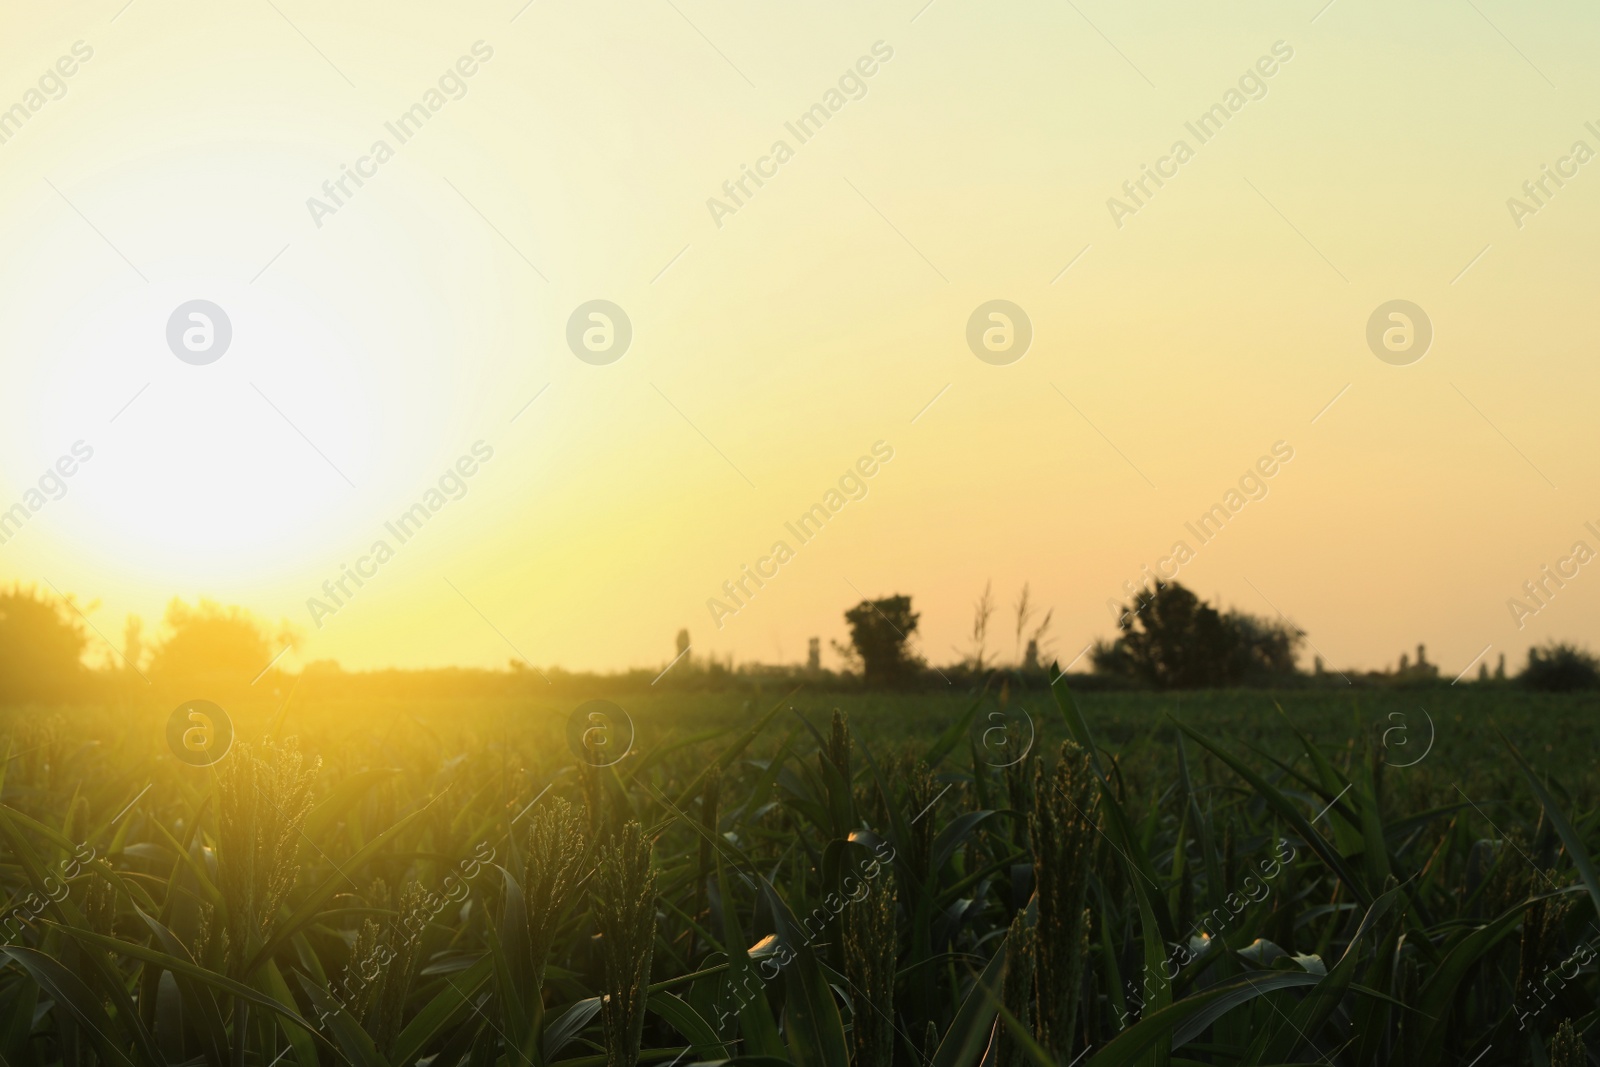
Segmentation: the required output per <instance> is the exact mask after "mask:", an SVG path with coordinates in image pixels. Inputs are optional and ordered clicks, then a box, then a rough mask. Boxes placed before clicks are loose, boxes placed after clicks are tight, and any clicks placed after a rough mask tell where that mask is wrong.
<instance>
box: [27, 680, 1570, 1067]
mask: <svg viewBox="0 0 1600 1067" xmlns="http://www.w3.org/2000/svg"><path fill="white" fill-rule="evenodd" d="M595 695H596V696H600V697H603V696H604V694H598V693H597V694H595ZM578 703H580V701H578V700H567V701H555V700H540V699H538V698H537V697H535V698H530V699H522V700H513V699H509V698H508V699H505V700H498V701H490V700H479V701H475V702H471V703H469V704H467V705H466V706H461V705H457V704H454V703H452V702H450V701H445V700H433V701H378V700H369V701H349V702H339V701H319V700H316V699H314V698H311V697H301V698H298V699H291V700H290V701H289V702H288V703H287V704H285V705H281V706H271V705H262V706H257V707H247V706H244V705H241V706H239V707H237V708H234V709H232V711H233V715H232V721H233V724H234V726H235V728H236V731H237V738H238V739H237V740H236V741H235V742H234V744H233V747H232V748H231V749H230V750H229V751H228V752H227V754H226V755H225V756H223V757H222V758H221V759H220V761H218V762H216V763H214V764H211V765H198V766H191V765H186V764H185V763H183V762H180V761H179V759H178V758H176V756H175V755H174V752H173V750H172V749H171V748H170V747H169V743H168V725H169V724H168V720H169V716H170V713H171V710H172V709H170V708H119V709H114V710H113V709H61V710H58V711H39V710H36V709H30V710H27V711H20V710H18V711H12V712H8V713H6V714H5V715H4V716H3V718H0V746H4V745H9V752H8V755H9V756H10V759H9V760H8V762H7V764H6V768H5V776H4V780H3V800H4V805H5V806H4V808H3V809H0V834H3V840H0V881H3V887H4V890H5V893H6V896H7V898H8V903H7V905H6V909H5V915H6V920H5V922H6V945H7V948H6V953H7V956H8V957H9V962H8V963H7V965H6V966H5V968H4V970H3V971H0V1056H3V1057H4V1059H3V1062H4V1063H5V1064H12V1065H18V1067H21V1065H25V1064H55V1063H68V1064H88V1063H101V1062H104V1063H118V1064H138V1065H145V1064H170V1063H196V1064H216V1065H219V1067H220V1065H224V1064H236V1065H244V1064H272V1063H282V1064H309V1063H323V1064H333V1063H346V1062H348V1063H355V1064H361V1065H367V1064H387V1065H393V1067H399V1065H401V1064H418V1063H426V1064H431V1065H435V1067H444V1065H455V1064H507V1065H516V1064H526V1065H536V1067H551V1065H557V1064H560V1065H563V1067H586V1065H590V1064H594V1065H598V1064H602V1063H604V1064H607V1065H618V1067H631V1065H632V1064H635V1063H670V1062H678V1063H692V1062H702V1061H718V1060H737V1061H739V1062H748V1063H751V1064H762V1065H764V1067H772V1065H776V1064H777V1063H779V1062H789V1063H794V1064H797V1065H801V1067H844V1065H846V1064H849V1063H854V1064H858V1065H860V1067H915V1065H923V1067H977V1065H979V1064H982V1065H983V1067H1022V1065H1025V1064H1047V1063H1063V1064H1064V1063H1071V1062H1074V1061H1076V1062H1078V1063H1081V1064H1088V1065H1091V1067H1108V1065H1112V1064H1134V1063H1138V1064H1158V1065H1159V1064H1184V1063H1212V1064H1279V1063H1316V1062H1321V1063H1327V1064H1337V1065H1347V1064H1348V1065H1377V1064H1396V1065H1400V1064H1404V1065H1413V1064H1416V1065H1421V1067H1428V1065H1431V1064H1455V1063H1461V1064H1466V1063H1477V1064H1481V1065H1482V1067H1493V1065H1496V1064H1537V1065H1543V1064H1546V1063H1555V1064H1559V1065H1562V1067H1566V1065H1568V1064H1578V1063H1586V1062H1590V1061H1589V1060H1588V1059H1586V1058H1585V1057H1586V1055H1587V1054H1586V1053H1585V1052H1584V1051H1583V1049H1582V1047H1581V1046H1582V1041H1583V1040H1584V1039H1583V1037H1582V1036H1581V1035H1582V1034H1583V1033H1584V1032H1585V1031H1589V1030H1592V1029H1593V1026H1594V1023H1595V1021H1596V1007H1595V1005H1596V1000H1597V989H1600V985H1597V977H1596V966H1595V959H1596V956H1597V954H1600V953H1597V951H1596V947H1600V912H1597V906H1600V882H1597V881H1596V874H1595V870H1594V868H1593V866H1592V865H1591V863H1590V859H1589V857H1590V855H1592V853H1593V852H1594V851H1595V850H1596V849H1597V848H1600V790H1597V783H1600V774H1597V773H1596V767H1597V763H1596V761H1597V759H1600V756H1597V754H1596V753H1597V751H1600V748H1597V744H1596V742H1597V741H1600V715H1597V714H1596V712H1597V710H1600V708H1597V704H1596V700H1595V698H1594V697H1593V696H1591V695H1585V696H1570V697H1568V696H1549V695H1546V696H1530V695H1527V694H1524V693H1522V692H1521V691H1519V690H1517V689H1514V688H1508V687H1494V686H1473V687H1463V688H1461V689H1450V688H1446V687H1433V688H1422V689H1414V690H1400V689H1392V690H1360V691H1352V692H1338V691H1333V690H1296V691H1289V692H1284V693H1279V694H1272V693H1265V692H1207V693H1187V694H1150V693H1126V692H1121V693H1118V692H1107V693H1084V694H1081V695H1080V696H1079V698H1078V699H1077V700H1076V701H1074V700H1073V699H1072V697H1071V696H1070V695H1069V694H1067V693H1066V692H1065V691H1064V690H1061V691H1058V692H1057V693H1055V694H1052V693H1049V692H1045V691H1038V690H1031V691H1025V692H1021V693H1019V694H1015V695H1011V694H1008V693H1005V692H1004V691H995V692H991V693H990V694H988V695H987V696H985V697H983V698H981V699H977V698H974V697H973V696H971V695H960V696H956V695H949V696H946V695H927V694H903V695H891V694H839V693H826V694H811V693H807V692H806V691H805V690H803V689H802V690H800V691H798V692H794V693H787V692H782V691H773V692H767V693H707V694H699V695H686V694H682V693H676V694H674V693H668V694H660V695H657V694H640V693H632V692H630V693H628V694H625V695H622V696H619V697H618V698H617V703H618V704H619V705H620V706H621V707H622V708H623V709H624V710H625V716H624V718H625V719H626V720H627V721H624V718H618V717H617V714H616V713H615V712H612V713H610V714H611V717H610V718H608V719H605V720H589V719H588V718H586V717H585V718H583V719H580V720H579V721H578V727H577V728H575V729H573V730H570V731H569V720H570V719H571V716H572V713H573V712H574V709H575V707H576V705H577V704H578ZM835 709H838V710H839V711H841V712H842V713H843V714H842V716H841V717H840V718H839V719H838V720H835V719H834V712H835ZM630 723H631V726H630ZM1179 723H1181V724H1182V725H1183V727H1186V728H1187V731H1188V732H1182V731H1180V728H1179V726H1178V725H1177V724H1179ZM1430 724H1431V725H1430ZM585 730H589V732H588V733H587V734H586V733H585V732H584V731H585ZM1502 733H1503V735H1504V736H1503V737H1502V736H1501V734H1502ZM1180 738H1181V740H1180ZM573 739H576V740H573ZM1069 739H1073V741H1074V742H1076V743H1072V742H1069ZM1064 743H1067V747H1066V748H1064V747H1063V744H1064ZM1090 745H1092V747H1082V746H1090ZM202 755H205V754H204V753H202ZM207 758H209V757H208V756H207ZM613 761H615V762H613ZM201 762H202V763H203V760H202V761H201Z"/></svg>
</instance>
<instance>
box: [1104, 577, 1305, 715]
mask: <svg viewBox="0 0 1600 1067" xmlns="http://www.w3.org/2000/svg"><path fill="white" fill-rule="evenodd" d="M1117 629H1118V630H1119V631H1120V632H1121V636H1119V637H1118V638H1117V639H1116V640H1115V641H1114V642H1109V643H1108V642H1105V641H1101V642H1099V643H1098V644H1096V645H1095V648H1094V652H1093V653H1092V654H1091V657H1090V661H1091V662H1092V663H1093V664H1094V669H1095V671H1096V672H1097V673H1100V674H1106V675H1111V676H1114V677H1121V678H1125V679H1128V680H1131V681H1136V682H1141V683H1144V684H1146V685H1151V686H1154V687H1155V688H1157V689H1204V688H1211V687H1215V686H1232V685H1244V684H1261V683H1268V684H1270V683H1272V682H1274V681H1282V680H1284V679H1286V678H1288V677H1289V676H1292V675H1293V674H1294V673H1295V652H1296V650H1297V649H1298V648H1299V646H1300V642H1301V641H1303V640H1304V639H1305V635H1304V634H1302V633H1301V632H1300V631H1299V630H1296V629H1294V628H1293V627H1291V626H1288V625H1286V624H1285V623H1282V622H1277V621H1274V620H1271V619H1261V618H1257V617H1256V616H1254V615H1246V614H1244V613H1243V612H1238V611H1230V612H1227V613H1223V612H1220V611H1218V610H1217V609H1216V608H1214V607H1212V606H1211V605H1210V604H1207V603H1206V602H1205V601H1203V600H1201V599H1200V598H1199V597H1198V596H1196V595H1195V594H1194V593H1192V592H1191V591H1189V590H1188V589H1186V588H1184V587H1183V586H1182V585H1180V584H1178V583H1177V582H1157V583H1156V585H1155V587H1154V588H1153V589H1145V590H1143V591H1141V592H1140V594H1139V597H1138V599H1137V601H1136V602H1135V604H1134V605H1133V606H1131V607H1128V608H1125V609H1123V612H1122V616H1121V618H1119V619H1118V620H1117Z"/></svg>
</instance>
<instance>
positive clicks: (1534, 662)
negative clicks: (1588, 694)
mask: <svg viewBox="0 0 1600 1067" xmlns="http://www.w3.org/2000/svg"><path fill="white" fill-rule="evenodd" d="M1517 681H1518V682H1521V683H1522V684H1523V685H1525V686H1527V687H1528V688H1529V689H1542V690H1544V691H1545V692H1549V693H1570V692H1573V691H1575V690H1578V689H1596V688H1600V659H1596V658H1595V656H1594V654H1593V653H1591V652H1589V651H1588V650H1587V649H1583V648H1579V647H1578V646H1577V645H1573V644H1568V643H1567V642H1565V641H1562V642H1552V643H1551V644H1548V645H1546V646H1544V647H1543V648H1538V647H1535V648H1530V649H1528V665H1527V666H1526V667H1524V668H1523V670H1522V673H1521V674H1519V675H1517Z"/></svg>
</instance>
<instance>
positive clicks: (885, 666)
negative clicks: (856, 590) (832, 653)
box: [834, 595, 922, 688]
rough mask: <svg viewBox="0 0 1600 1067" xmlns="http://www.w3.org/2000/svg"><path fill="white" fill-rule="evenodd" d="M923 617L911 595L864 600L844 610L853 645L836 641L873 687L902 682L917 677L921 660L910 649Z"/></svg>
mask: <svg viewBox="0 0 1600 1067" xmlns="http://www.w3.org/2000/svg"><path fill="white" fill-rule="evenodd" d="M920 618H921V616H920V615H918V614H917V613H916V612H914V611H912V610H911V598H910V597H908V596H898V595H896V596H891V597H884V598H883V599H881V600H863V601H862V602H861V603H859V604H857V605H856V606H855V607H853V608H851V609H850V610H849V611H847V612H845V613H844V621H845V622H846V623H848V624H849V626H850V647H849V648H845V647H844V646H841V645H839V644H838V642H835V643H834V647H836V648H838V650H839V651H840V652H841V653H842V654H843V655H845V656H848V657H852V658H854V659H857V660H859V661H860V663H861V673H862V675H863V676H864V677H865V679H866V683H867V685H868V686H870V687H872V688H879V687H893V686H897V685H903V684H905V683H906V682H908V681H910V680H911V679H912V678H913V677H915V675H916V672H917V670H918V668H920V667H921V666H922V660H921V659H920V658H919V657H917V656H914V655H912V654H911V653H910V652H908V651H907V649H906V645H907V643H908V642H909V641H910V640H911V635H912V634H914V633H916V632H917V622H918V620H919V619H920Z"/></svg>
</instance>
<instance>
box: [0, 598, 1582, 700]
mask: <svg viewBox="0 0 1600 1067" xmlns="http://www.w3.org/2000/svg"><path fill="white" fill-rule="evenodd" d="M92 608H93V605H91V606H90V609H89V610H92ZM844 621H845V625H846V628H847V630H848V633H849V640H848V641H847V642H843V643H841V642H837V641H836V642H834V643H833V649H834V651H835V652H836V653H837V655H838V657H839V659H840V660H841V661H842V664H843V668H842V669H838V670H834V669H829V668H826V667H824V666H823V665H822V663H821V656H820V647H819V645H820V642H819V641H818V640H817V639H813V640H812V646H811V655H810V658H809V661H808V662H807V663H805V664H800V665H796V664H785V665H768V664H760V663H742V664H738V665H737V666H736V665H734V664H733V663H732V661H731V660H719V659H717V658H716V657H715V656H706V655H700V654H696V653H694V652H693V651H692V650H690V651H688V652H687V653H686V654H685V655H683V657H682V658H681V660H678V661H676V662H673V663H672V666H671V669H670V670H668V671H667V672H666V673H665V674H662V673H661V669H660V668H649V669H645V668H639V669H635V670H631V671H620V672H614V673H611V674H604V675H595V674H587V673H574V672H569V671H565V670H563V669H561V668H560V667H555V666H552V667H545V668H540V669H533V668H530V667H529V666H528V665H527V664H524V663H522V662H521V661H519V660H512V661H510V663H508V665H507V668H506V669H505V670H501V671H493V670H484V669H476V668H444V669H428V670H417V671H408V670H381V671H362V672H346V671H343V670H342V669H341V668H340V667H339V665H338V664H337V663H335V662H333V661H331V660H321V661H314V662H312V663H311V664H309V665H307V666H306V667H305V668H304V669H303V670H302V671H301V672H300V673H299V674H298V675H296V674H291V673H289V672H287V671H285V670H282V669H280V668H279V667H277V666H275V665H273V664H274V662H275V659H276V658H277V657H278V655H279V653H281V652H282V651H283V650H285V649H286V648H292V647H293V646H294V645H295V643H296V634H295V633H294V631H293V630H292V629H291V628H290V627H288V626H287V625H286V624H284V625H279V626H276V627H274V626H269V625H268V624H266V623H264V622H262V621H261V620H259V619H257V618H255V617H254V616H252V615H251V614H250V613H249V612H247V611H245V610H243V609H241V608H238V607H233V606H224V605H220V604H217V603H214V602H211V601H208V600H201V601H200V602H199V603H198V604H195V605H190V604H187V603H185V602H184V601H181V600H177V599H174V600H173V601H172V602H171V603H170V604H169V605H168V606H167V609H166V611H165V613H164V615H163V618H162V625H161V628H160V630H159V631H158V632H155V633H151V632H148V631H147V630H146V629H145V627H144V626H143V624H142V623H141V621H140V620H139V619H137V618H129V619H128V620H127V622H126V624H125V625H124V627H123V632H122V635H121V637H122V642H121V645H120V647H118V646H114V645H112V644H111V639H110V637H109V635H107V634H106V633H104V632H103V631H102V630H100V629H98V628H95V627H93V626H91V624H90V623H89V619H88V615H87V613H86V612H85V611H84V610H82V609H80V607H79V606H78V605H77V604H76V603H75V602H72V601H63V600H62V599H60V598H58V597H54V596H50V595H48V594H45V593H42V592H40V591H37V590H33V589H27V588H23V587H20V586H18V587H13V588H12V589H10V590H9V591H0V704H13V705H14V704H61V703H71V702H82V701H88V700H98V699H105V698H109V697H118V696H122V695H126V694H128V693H132V692H137V691H139V690H140V689H145V688H147V687H151V686H153V687H155V688H156V689H157V690H159V691H162V692H168V691H172V692H177V691H187V690H194V691H204V692H207V693H210V694H212V695H214V696H218V697H223V696H227V695H229V694H233V693H250V694H258V693H262V692H270V691H273V690H276V689H280V688H281V687H282V686H284V685H286V684H291V683H298V684H303V685H306V686H313V687H316V688H317V689H318V690H319V691H322V692H325V693H329V694H333V693H343V694H345V695H349V696H355V695H358V694H360V693H369V694H376V693H381V692H386V691H387V692H393V693H403V694H406V695H415V694H417V693H420V692H430V691H431V692H434V693H435V694H437V695H439V696H446V695H451V694H455V695H462V696H466V695H472V694H498V693H513V692H521V691H526V690H537V689H551V690H575V689H590V688H594V687H595V686H596V685H603V686H606V687H608V688H611V689H614V690H618V691H627V690H638V689H641V688H644V687H653V688H655V689H658V690H659V689H667V690H673V691H681V690H699V691H705V690H717V689H747V690H757V691H760V690H763V689H767V688H773V687H776V686H781V685H784V684H798V683H802V682H803V683H804V684H806V685H807V686H809V687H811V688H814V689H821V690H838V691H851V690H859V689H870V690H903V691H926V690H945V691H954V692H961V691H966V690H969V689H971V690H976V689H978V688H981V687H982V686H983V685H985V684H986V683H989V682H996V681H1000V680H1003V681H1004V682H1005V684H1007V685H1009V686H1012V687H1020V688H1023V689H1030V688H1032V689H1037V688H1041V687H1044V686H1047V685H1048V684H1049V682H1050V680H1051V679H1052V678H1054V677H1055V675H1056V674H1057V673H1059V672H1060V666H1059V663H1058V661H1057V658H1056V657H1055V656H1054V655H1053V649H1052V641H1051V636H1050V628H1051V622H1052V613H1051V612H1049V611H1044V612H1043V613H1041V611H1040V608H1039V606H1038V605H1037V604H1036V603H1035V602H1034V601H1033V600H1032V598H1031V594H1030V591H1029V589H1028V587H1027V586H1024V587H1023V588H1022V590H1021V592H1020V593H1019V595H1018V597H1017V599H1016V601H1015V602H1013V604H1012V605H1011V606H1010V612H1009V616H1008V617H1007V618H1006V619H1005V620H1003V621H1002V619H1001V611H1000V607H999V605H998V604H997V603H996V601H995V598H994V596H993V593H992V589H991V588H988V587H986V588H985V589H984V591H983V593H982V595H981V596H980V597H979V598H978V599H977V601H976V602H975V603H974V606H973V622H972V627H971V630H970V633H969V636H968V639H967V645H966V647H965V648H961V649H951V650H950V652H951V654H952V657H953V658H951V659H950V660H949V661H948V662H945V663H942V664H937V663H934V662H931V661H930V658H929V657H928V656H927V654H926V653H925V651H924V650H923V649H922V647H921V643H920V640H919V630H920V622H921V614H920V613H919V612H917V611H915V610H914V609H913V603H912V598H911V597H910V596H906V595H903V594H896V595H894V596H888V597H882V598H878V599H874V600H863V601H861V602H860V603H858V604H856V605H854V606H851V607H850V608H848V609H847V610H846V611H845V612H844ZM1002 628H1003V629H1004V630H1005V631H1006V632H1001V631H1002ZM1305 644H1306V636H1305V634H1304V633H1303V632H1302V631H1300V630H1299V629H1297V628H1296V627H1294V626H1292V625H1290V624H1289V623H1287V622H1286V621H1283V620H1274V619H1267V618H1262V617H1259V616H1254V615H1249V614H1246V613H1244V612H1240V611H1237V610H1224V609H1222V608H1220V607H1217V606H1214V605H1212V604H1209V603H1207V602H1206V601H1204V600H1202V599H1201V598H1200V597H1198V596H1196V595H1195V594H1194V593H1193V592H1192V591H1190V590H1189V589H1187V588H1185V587H1184V586H1183V585H1182V584H1180V583H1177V582H1172V583H1160V584H1158V585H1156V586H1154V587H1151V588H1148V589H1145V590H1143V591H1142V592H1141V593H1140V595H1139V596H1138V597H1137V598H1136V599H1135V601H1134V602H1133V603H1131V604H1129V605H1127V606H1126V607H1125V609H1124V611H1123V613H1122V615H1121V617H1120V618H1119V619H1118V620H1117V624H1116V632H1115V635H1114V636H1112V637H1110V638H1106V639H1101V640H1099V641H1097V642H1095V644H1094V645H1093V647H1092V649H1090V650H1088V652H1087V654H1086V655H1080V656H1079V657H1078V658H1077V660H1076V661H1075V662H1073V663H1070V664H1069V665H1068V666H1069V669H1070V668H1071V667H1076V668H1077V672H1075V673H1073V674H1072V675H1071V677H1072V678H1073V684H1074V685H1075V686H1077V687H1078V688H1081V689H1101V688H1131V689H1163V690H1165V689H1178V690H1184V689H1207V688H1239V687H1253V688H1285V689H1286V688H1302V687H1306V686H1330V687H1333V686H1340V687H1343V686H1352V687H1358V688H1359V687H1372V686H1419V685H1420V686H1427V685H1436V684H1447V683H1448V682H1449V681H1450V679H1448V678H1441V677H1440V674H1439V670H1438V667H1437V666H1436V665H1435V664H1433V663H1430V662H1428V660H1427V659H1426V650H1425V649H1424V648H1423V647H1422V646H1420V645H1419V646H1418V648H1417V655H1416V660H1415V662H1413V661H1412V660H1411V659H1410V657H1409V656H1408V655H1405V654H1402V655H1401V656H1400V657H1399V663H1398V666H1396V667H1395V668H1393V669H1391V670H1385V671H1353V670H1347V671H1339V670H1335V669H1330V668H1326V667H1325V666H1324V665H1323V664H1322V662H1321V660H1320V658H1318V659H1316V660H1315V662H1314V664H1313V665H1312V669H1311V670H1306V669H1304V668H1303V667H1302V666H1301V664H1300V660H1301V658H1302V656H1301V653H1302V650H1303V648H1304V646H1305ZM1008 646H1009V647H1008ZM689 648H690V635H689V634H688V632H687V631H680V632H679V634H678V638H677V651H679V652H684V650H685V649H689ZM668 660H669V658H668V657H664V658H663V664H662V666H666V663H667V662H668ZM91 661H93V662H95V663H96V665H95V666H90V662H91ZM1468 680H1471V681H1475V682H1477V683H1481V684H1501V683H1505V684H1517V685H1521V686H1523V687H1526V688H1528V689H1533V690H1541V691H1549V692H1570V691H1577V690H1585V689H1594V688H1600V660H1597V658H1596V657H1595V656H1594V655H1593V654H1592V653H1590V652H1589V651H1587V650H1586V649H1584V648H1582V647H1579V646H1577V645H1575V644H1571V643H1564V642H1552V643H1549V644H1547V645H1544V646H1542V647H1536V648H1533V649H1531V650H1530V651H1529V653H1528V659H1527V663H1526V665H1525V667H1524V668H1523V670H1522V671H1521V673H1520V674H1517V675H1516V676H1515V677H1514V678H1508V677H1507V676H1506V674H1505V667H1504V663H1503V657H1502V663H1501V664H1500V666H1499V667H1498V668H1497V669H1496V670H1495V672H1494V673H1491V672H1490V669H1489V665H1488V663H1487V662H1485V663H1484V664H1482V665H1481V666H1480V667H1479V670H1478V673H1477V675H1476V677H1475V678H1473V679H1463V681H1468Z"/></svg>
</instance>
